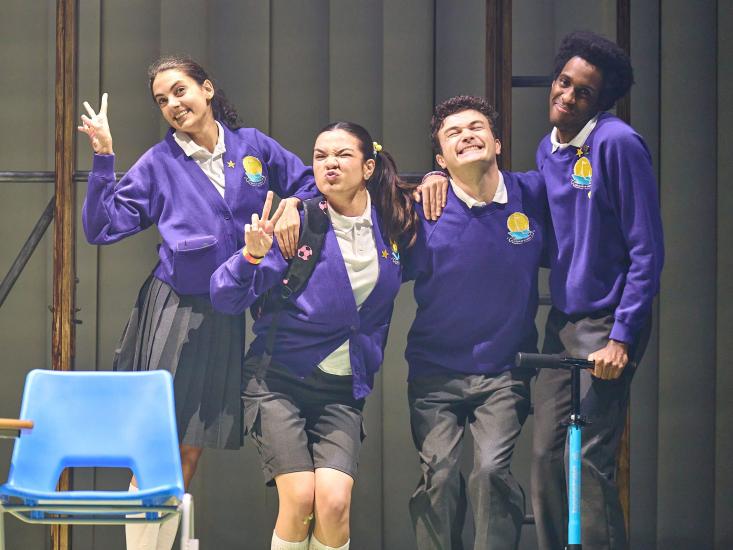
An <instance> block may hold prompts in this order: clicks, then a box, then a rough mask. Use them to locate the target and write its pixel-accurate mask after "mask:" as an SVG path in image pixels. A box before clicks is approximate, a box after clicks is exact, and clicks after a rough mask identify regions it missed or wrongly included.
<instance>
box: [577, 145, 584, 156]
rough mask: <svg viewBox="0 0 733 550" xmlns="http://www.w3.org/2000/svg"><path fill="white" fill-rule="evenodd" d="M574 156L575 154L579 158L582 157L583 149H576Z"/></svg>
mask: <svg viewBox="0 0 733 550" xmlns="http://www.w3.org/2000/svg"><path fill="white" fill-rule="evenodd" d="M575 154H576V155H577V156H579V157H582V156H583V149H581V148H580V147H578V148H577V149H576V150H575Z"/></svg>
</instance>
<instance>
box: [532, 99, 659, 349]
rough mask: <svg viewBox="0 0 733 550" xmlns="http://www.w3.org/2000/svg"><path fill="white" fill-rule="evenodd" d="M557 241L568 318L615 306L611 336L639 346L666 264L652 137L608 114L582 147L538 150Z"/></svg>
mask: <svg viewBox="0 0 733 550" xmlns="http://www.w3.org/2000/svg"><path fill="white" fill-rule="evenodd" d="M537 167H538V168H539V170H540V171H541V172H542V174H543V175H544V177H545V182H546V184H547V196H548V200H549V203H550V214H551V216H552V224H553V227H554V235H555V238H554V239H552V240H551V243H550V267H551V270H552V271H551V273H550V291H551V294H552V302H553V305H554V306H555V307H556V308H558V309H559V310H560V311H563V312H564V313H566V314H568V315H576V314H586V313H593V312H596V311H599V310H603V309H610V310H612V311H614V317H615V322H614V326H613V328H612V330H611V334H610V338H613V339H615V340H619V341H622V342H626V343H629V344H631V343H633V342H634V339H635V337H636V335H637V333H638V330H639V329H640V328H641V326H642V325H643V323H644V321H645V320H646V319H647V317H648V316H649V313H650V310H651V304H652V300H653V298H654V296H655V295H656V294H657V292H658V291H659V279H660V275H661V271H662V264H663V262H664V242H663V235H662V221H661V216H660V212H659V197H658V195H657V183H656V180H655V178H654V171H653V169H652V162H651V157H650V155H649V151H648V150H647V147H646V144H645V143H644V140H643V139H642V138H641V136H640V135H639V134H637V133H636V132H635V131H634V130H633V128H631V127H630V126H629V125H627V124H626V123H625V122H623V121H622V120H621V119H619V118H617V117H615V116H613V115H610V114H608V113H603V114H601V115H600V116H599V118H598V123H597V124H596V127H595V128H594V129H593V131H592V132H591V133H590V135H589V136H588V139H587V140H586V142H585V144H584V145H583V146H582V147H572V146H570V147H566V148H565V149H559V150H557V151H556V152H555V153H553V152H552V143H551V141H550V136H549V135H548V136H546V137H545V138H544V139H543V140H542V141H541V142H540V145H539V148H538V149H537Z"/></svg>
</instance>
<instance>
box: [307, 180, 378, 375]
mask: <svg viewBox="0 0 733 550" xmlns="http://www.w3.org/2000/svg"><path fill="white" fill-rule="evenodd" d="M328 214H329V216H330V217H331V225H332V226H333V232H334V233H335V234H336V240H337V241H338V243H339V248H340V249H341V255H342V256H343V257H344V264H345V265H346V273H347V274H348V275H349V282H350V283H351V290H352V291H353V293H354V300H355V301H356V308H357V309H359V308H361V306H362V304H363V303H364V301H365V300H366V299H367V298H368V297H369V294H371V292H372V290H374V287H375V286H376V285H377V278H378V277H379V257H378V254H377V244H376V242H375V241H374V232H373V231H372V201H371V198H370V197H369V193H367V204H366V208H365V209H364V212H363V213H362V214H361V215H359V216H343V215H341V214H339V213H338V212H336V211H335V210H334V209H333V208H329V209H328ZM318 367H319V368H320V369H321V370H323V371H325V372H328V373H329V374H337V375H340V376H344V375H349V374H351V360H350V356H349V341H348V340H346V342H344V343H343V344H341V345H340V346H339V347H338V348H336V350H334V351H333V352H332V353H331V354H330V355H329V356H328V357H326V358H325V359H324V360H323V361H322V362H321V364H320V365H318Z"/></svg>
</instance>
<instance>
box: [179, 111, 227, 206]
mask: <svg viewBox="0 0 733 550" xmlns="http://www.w3.org/2000/svg"><path fill="white" fill-rule="evenodd" d="M215 122H216V126H217V129H218V130H219V138H218V139H217V140H216V145H215V146H214V152H213V153H209V152H208V151H207V150H206V148H204V147H201V146H200V145H199V144H198V143H196V142H195V141H194V140H193V138H191V136H189V135H188V134H187V133H185V132H174V133H173V139H175V140H176V143H177V144H178V145H179V146H180V147H181V149H183V152H184V153H185V155H186V156H187V157H191V158H192V159H193V160H194V161H196V164H198V165H199V167H200V168H201V170H202V171H203V173H204V174H206V177H207V178H209V180H210V181H211V183H213V184H214V188H215V189H216V190H217V191H218V192H219V194H220V195H221V196H222V197H223V196H224V186H225V184H224V153H226V150H227V149H226V146H225V145H224V128H222V127H221V124H219V122H218V121H215Z"/></svg>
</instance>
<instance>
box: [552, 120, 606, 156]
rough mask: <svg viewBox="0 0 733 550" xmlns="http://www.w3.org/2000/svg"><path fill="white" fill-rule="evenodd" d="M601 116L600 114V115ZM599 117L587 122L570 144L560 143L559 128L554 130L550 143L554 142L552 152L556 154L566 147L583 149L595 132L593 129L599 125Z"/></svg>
mask: <svg viewBox="0 0 733 550" xmlns="http://www.w3.org/2000/svg"><path fill="white" fill-rule="evenodd" d="M598 115H600V113H598ZM598 115H596V116H594V117H593V118H592V119H590V120H589V121H588V122H586V124H585V126H583V129H582V130H581V131H580V132H578V135H577V136H575V137H574V138H573V139H571V140H570V141H569V142H568V143H560V142H559V141H558V139H557V128H553V129H552V132H550V141H551V142H552V152H553V153H554V152H555V151H557V150H558V149H565V148H566V147H570V146H573V147H582V146H583V145H585V140H586V139H588V136H589V135H590V133H591V132H592V131H593V128H595V127H596V124H597V123H598Z"/></svg>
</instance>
